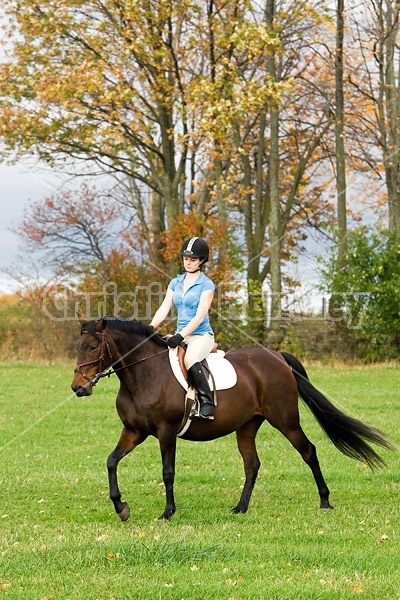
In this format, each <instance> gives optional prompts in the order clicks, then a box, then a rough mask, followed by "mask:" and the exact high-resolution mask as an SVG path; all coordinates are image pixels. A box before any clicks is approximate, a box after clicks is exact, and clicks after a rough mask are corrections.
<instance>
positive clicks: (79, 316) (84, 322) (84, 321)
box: [76, 310, 87, 327]
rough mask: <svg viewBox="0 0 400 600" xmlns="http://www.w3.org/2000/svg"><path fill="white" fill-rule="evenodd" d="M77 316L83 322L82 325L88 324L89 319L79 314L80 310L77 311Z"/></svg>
mask: <svg viewBox="0 0 400 600" xmlns="http://www.w3.org/2000/svg"><path fill="white" fill-rule="evenodd" d="M76 316H77V317H78V321H79V323H80V324H81V327H84V326H85V325H86V324H87V321H86V319H84V318H83V317H82V316H81V315H80V314H79V310H77V311H76Z"/></svg>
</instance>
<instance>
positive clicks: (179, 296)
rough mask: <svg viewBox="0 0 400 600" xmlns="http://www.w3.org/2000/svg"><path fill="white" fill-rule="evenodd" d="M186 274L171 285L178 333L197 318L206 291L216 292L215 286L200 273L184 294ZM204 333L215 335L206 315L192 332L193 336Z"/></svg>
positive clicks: (174, 280)
mask: <svg viewBox="0 0 400 600" xmlns="http://www.w3.org/2000/svg"><path fill="white" fill-rule="evenodd" d="M185 275H186V273H184V274H183V275H178V276H177V277H175V279H173V280H172V281H171V283H170V284H169V286H168V287H169V288H170V290H172V291H173V293H174V304H175V306H176V309H177V311H178V325H177V329H176V331H182V329H183V328H184V327H185V326H186V325H187V324H188V323H189V321H191V320H192V319H193V317H195V316H196V312H197V308H198V306H199V303H200V296H201V294H202V293H203V292H204V291H206V290H212V291H214V284H213V282H212V281H211V279H209V278H208V277H206V276H205V275H204V273H200V274H199V276H198V277H197V279H196V281H195V282H194V283H193V284H192V285H191V286H190V287H188V289H187V290H186V291H185V293H183V281H184V279H185ZM203 333H212V334H213V333H214V332H213V330H212V329H211V325H210V318H209V316H208V315H206V316H205V317H204V319H203V321H202V322H201V323H200V325H199V326H198V327H197V328H196V329H195V330H194V331H192V333H191V335H202V334H203Z"/></svg>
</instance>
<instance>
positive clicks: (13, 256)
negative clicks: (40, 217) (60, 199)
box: [0, 163, 63, 293]
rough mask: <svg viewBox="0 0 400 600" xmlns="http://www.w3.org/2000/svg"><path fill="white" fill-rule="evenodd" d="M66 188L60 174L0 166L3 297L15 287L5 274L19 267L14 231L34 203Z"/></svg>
mask: <svg viewBox="0 0 400 600" xmlns="http://www.w3.org/2000/svg"><path fill="white" fill-rule="evenodd" d="M62 185H63V178H62V177H61V176H60V175H57V173H53V172H49V171H46V170H45V169H44V168H43V170H41V169H38V168H37V166H36V167H31V166H29V165H24V164H23V163H19V164H18V165H16V166H7V165H5V164H0V293H8V292H12V291H13V290H14V289H15V283H14V282H13V281H12V280H11V279H10V278H9V277H8V276H7V275H6V274H5V273H4V269H9V268H10V267H12V266H13V265H15V264H16V263H17V260H18V248H19V246H20V240H19V238H18V236H17V235H16V234H15V233H13V232H12V231H10V228H12V227H16V226H17V225H18V223H19V222H20V221H21V219H22V217H23V213H24V209H25V208H26V207H28V206H29V203H30V202H34V201H37V200H40V199H44V198H46V197H47V196H50V195H52V194H53V193H54V192H56V191H57V189H59V188H61V186H62Z"/></svg>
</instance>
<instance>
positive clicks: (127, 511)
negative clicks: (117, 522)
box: [118, 503, 131, 521]
mask: <svg viewBox="0 0 400 600" xmlns="http://www.w3.org/2000/svg"><path fill="white" fill-rule="evenodd" d="M130 514H131V509H130V508H129V505H128V504H127V503H125V506H124V508H123V509H122V510H121V512H120V513H118V516H119V518H120V519H121V521H127V520H128V519H129V516H130Z"/></svg>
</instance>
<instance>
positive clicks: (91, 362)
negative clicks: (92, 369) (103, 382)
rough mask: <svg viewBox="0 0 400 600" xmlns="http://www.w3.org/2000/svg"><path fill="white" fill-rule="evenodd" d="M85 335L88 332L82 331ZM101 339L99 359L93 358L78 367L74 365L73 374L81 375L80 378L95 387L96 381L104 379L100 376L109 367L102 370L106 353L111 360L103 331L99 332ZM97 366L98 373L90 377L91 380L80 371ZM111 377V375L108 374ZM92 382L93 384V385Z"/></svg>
mask: <svg viewBox="0 0 400 600" xmlns="http://www.w3.org/2000/svg"><path fill="white" fill-rule="evenodd" d="M85 333H89V332H88V331H82V335H84V334H85ZM97 335H100V337H101V347H100V356H99V358H95V359H94V360H89V361H87V362H84V363H81V364H80V365H76V367H75V370H74V373H79V375H82V377H83V378H84V379H86V381H88V382H89V383H91V384H92V385H96V383H97V382H98V380H99V379H100V378H101V377H105V375H101V374H102V373H104V372H107V371H108V369H109V367H107V368H106V369H104V368H103V366H104V358H105V356H106V353H107V355H108V358H109V359H110V360H112V356H111V350H110V346H109V344H108V342H107V340H106V332H105V331H101V332H100V334H97ZM97 364H98V365H99V372H98V373H97V374H96V375H95V376H94V377H92V379H89V377H88V376H87V375H86V373H84V372H83V371H81V368H82V367H88V366H89V365H97ZM110 375H111V373H110ZM93 381H94V383H93Z"/></svg>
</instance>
